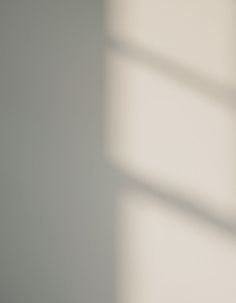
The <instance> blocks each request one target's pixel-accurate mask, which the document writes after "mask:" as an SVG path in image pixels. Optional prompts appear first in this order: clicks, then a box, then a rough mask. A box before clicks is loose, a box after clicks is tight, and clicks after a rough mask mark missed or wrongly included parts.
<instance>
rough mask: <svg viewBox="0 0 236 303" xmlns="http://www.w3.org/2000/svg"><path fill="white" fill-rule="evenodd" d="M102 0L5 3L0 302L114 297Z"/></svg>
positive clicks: (1, 27)
mask: <svg viewBox="0 0 236 303" xmlns="http://www.w3.org/2000/svg"><path fill="white" fill-rule="evenodd" d="M102 28H103V4H102V1H100V0H96V1H93V0H82V1H81V0H79V1H77V0H68V1H64V0H63V1H61V0H59V1H58V0H56V1H54V0H49V1H48V0H47V1H44V0H43V1H36V0H33V1H32V0H30V1H27V0H17V1H14V0H13V1H12V0H11V1H4V0H3V1H1V2H0V43H1V55H0V62H1V63H0V65H1V72H0V91H1V96H0V98H1V101H0V142H1V156H0V167H1V182H0V193H1V194H0V199H1V203H0V216H1V218H0V243H1V256H0V272H1V274H0V301H1V302H2V303H6V302H11V303H16V302H17V303H21V302H22V303H23V302H24V303H39V302H40V303H42V302H43V303H54V302H55V303H56V302H57V303H59V302H61V303H62V302H63V303H64V302H68V303H72V302H81V303H82V302H83V303H85V302H89V303H91V302H98V303H99V302H101V303H106V302H107V303H108V302H114V300H113V295H114V283H113V282H114V281H113V273H112V271H113V263H114V262H113V256H114V255H113V237H112V234H113V224H114V220H113V215H112V209H113V199H112V191H113V190H112V187H113V185H112V183H111V179H112V178H111V176H110V172H109V171H108V169H107V166H106V164H105V162H104V159H103V155H102V148H103V138H102V127H103V126H102V113H103V104H102V82H103V79H102V78H103V57H102V43H103V36H102V35H103V34H102Z"/></svg>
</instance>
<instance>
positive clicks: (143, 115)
mask: <svg viewBox="0 0 236 303" xmlns="http://www.w3.org/2000/svg"><path fill="white" fill-rule="evenodd" d="M107 3H108V8H107V36H106V38H107V40H106V42H107V75H108V80H107V81H108V85H107V96H108V98H107V104H108V108H107V112H108V115H107V117H108V118H107V123H108V125H109V127H108V131H107V141H108V144H107V146H108V155H109V157H110V159H111V162H112V163H113V165H114V166H115V167H116V169H117V171H118V172H119V173H120V174H121V175H122V176H123V178H124V181H125V182H124V184H125V185H124V187H123V189H121V190H120V195H119V196H118V198H117V201H118V205H119V209H120V211H119V220H118V222H119V223H118V226H117V233H118V235H119V256H120V258H119V260H118V268H119V278H118V288H119V291H118V294H119V300H118V302H119V303H144V302H145V303H146V302H148V303H154V302H161V303H171V302H181V303H185V302H186V303H187V302H217V303H218V302H219V303H220V302H232V303H233V302H235V299H236V291H235V282H234V281H235V279H236V258H235V257H236V246H235V235H236V232H235V231H236V229H235V216H236V205H235V202H236V186H235V184H236V183H235V182H236V165H235V163H236V161H235V147H236V145H235V67H236V65H235V13H236V7H235V3H234V2H233V1H231V0H229V1H227V0H226V1H225V0H217V1H212V0H200V1H185V0H175V1H166V0H157V1H154V0H145V1H144V0H139V1H136V0H130V1H127V0H108V1H107Z"/></svg>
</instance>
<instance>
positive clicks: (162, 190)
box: [115, 168, 236, 240]
mask: <svg viewBox="0 0 236 303" xmlns="http://www.w3.org/2000/svg"><path fill="white" fill-rule="evenodd" d="M115 171H116V174H117V175H118V180H119V183H120V184H121V185H123V186H129V188H134V189H137V190H138V191H141V192H143V193H145V194H147V195H149V196H150V197H153V198H154V199H155V200H158V203H162V205H163V206H165V207H170V208H171V209H173V210H175V211H178V212H180V213H182V214H185V215H188V216H191V217H192V218H193V219H194V220H197V221H199V222H202V223H204V224H207V225H208V226H209V227H211V228H215V229H217V230H218V231H220V232H223V233H226V234H227V235H228V236H231V237H233V239H234V240H236V222H234V221H232V220H228V219H227V218H225V217H223V216H220V215H219V214H218V213H215V212H213V211H212V210H209V209H207V208H204V207H203V206H201V205H207V204H206V203H205V204H204V201H199V200H198V199H195V198H194V197H188V196H184V195H183V194H181V193H179V192H176V191H173V190H172V189H170V188H167V187H165V186H161V185H157V186H152V185H150V184H148V183H146V182H144V181H143V180H140V179H139V178H137V177H135V176H131V175H130V174H128V173H126V172H125V173H123V172H120V171H118V170H117V169H116V168H115Z"/></svg>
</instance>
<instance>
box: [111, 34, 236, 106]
mask: <svg viewBox="0 0 236 303" xmlns="http://www.w3.org/2000/svg"><path fill="white" fill-rule="evenodd" d="M106 45H107V48H110V49H112V50H114V51H115V52H119V53H121V54H122V55H123V56H126V57H129V58H131V59H132V60H136V61H138V63H139V64H144V65H146V66H148V67H149V68H151V69H153V70H157V71H158V72H162V73H163V74H165V75H166V76H168V77H170V78H172V79H174V80H175V81H178V82H181V83H182V84H184V85H185V86H186V87H188V89H193V90H195V91H198V92H200V93H202V94H206V95H208V96H209V97H211V98H212V99H209V100H212V101H218V102H219V103H220V104H222V105H224V106H226V107H228V108H229V109H231V110H235V109H236V104H235V96H236V90H235V88H234V87H230V86H228V85H225V84H224V83H220V82H218V81H217V80H214V79H211V78H209V77H206V76H205V75H202V74H200V73H198V72H196V71H193V70H191V69H190V68H188V67H186V66H184V65H183V64H181V63H179V62H176V61H174V60H173V59H171V58H168V57H166V55H164V54H162V53H158V52H157V51H155V52H152V51H150V50H147V49H144V48H142V47H140V46H138V45H136V44H134V43H132V42H130V41H125V40H122V39H119V38H116V37H115V38H114V37H112V36H109V35H107V36H106Z"/></svg>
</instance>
